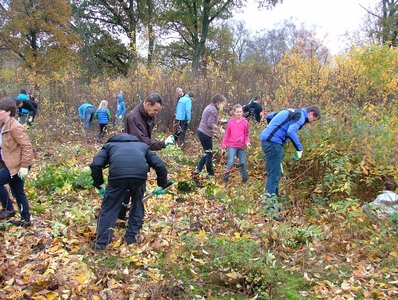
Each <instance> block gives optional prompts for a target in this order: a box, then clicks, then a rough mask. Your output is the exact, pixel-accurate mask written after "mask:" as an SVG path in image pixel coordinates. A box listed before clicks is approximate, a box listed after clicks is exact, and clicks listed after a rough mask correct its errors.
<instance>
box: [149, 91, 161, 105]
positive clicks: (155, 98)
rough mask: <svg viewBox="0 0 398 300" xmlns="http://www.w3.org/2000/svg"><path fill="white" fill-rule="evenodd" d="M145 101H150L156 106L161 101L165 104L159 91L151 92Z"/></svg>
mask: <svg viewBox="0 0 398 300" xmlns="http://www.w3.org/2000/svg"><path fill="white" fill-rule="evenodd" d="M145 102H149V103H150V104H151V106H154V105H155V104H156V103H159V104H160V105H161V106H163V98H162V96H160V94H159V93H151V94H149V95H148V97H146V99H145Z"/></svg>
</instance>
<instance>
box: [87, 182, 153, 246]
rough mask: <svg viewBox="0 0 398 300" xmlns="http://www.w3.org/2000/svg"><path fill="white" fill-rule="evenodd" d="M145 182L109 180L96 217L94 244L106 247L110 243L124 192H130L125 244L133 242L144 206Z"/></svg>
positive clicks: (138, 231) (138, 228)
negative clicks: (130, 199)
mask: <svg viewBox="0 0 398 300" xmlns="http://www.w3.org/2000/svg"><path fill="white" fill-rule="evenodd" d="M144 188H145V180H142V179H134V178H123V179H118V180H109V181H108V184H107V186H106V188H105V195H104V199H103V200H102V205H101V212H100V214H99V216H98V223H97V237H96V239H95V241H94V242H95V243H97V244H101V245H104V246H106V245H107V244H109V243H110V242H111V241H112V238H113V231H114V228H115V224H116V219H117V217H118V215H119V213H120V209H121V207H122V203H123V201H124V199H125V195H126V192H127V191H129V192H130V197H131V198H132V204H131V207H130V213H129V227H128V228H127V231H126V233H125V239H126V242H127V243H129V244H130V243H132V242H134V241H135V236H136V235H137V234H139V233H140V230H141V226H142V222H143V213H144V209H143V207H144V205H143V204H142V198H143V195H144V191H143V189H144Z"/></svg>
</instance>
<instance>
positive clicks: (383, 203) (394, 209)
mask: <svg viewBox="0 0 398 300" xmlns="http://www.w3.org/2000/svg"><path fill="white" fill-rule="evenodd" d="M396 188H397V183H396V182H395V180H393V179H388V180H387V181H386V182H385V183H384V189H383V192H382V193H381V194H379V195H378V196H377V197H376V199H375V200H374V201H372V202H370V203H367V204H365V205H363V206H362V209H363V210H364V212H366V213H367V214H368V215H369V217H370V218H371V219H372V220H373V219H376V218H386V217H388V216H392V215H393V214H398V195H397V194H396V193H395V189H396Z"/></svg>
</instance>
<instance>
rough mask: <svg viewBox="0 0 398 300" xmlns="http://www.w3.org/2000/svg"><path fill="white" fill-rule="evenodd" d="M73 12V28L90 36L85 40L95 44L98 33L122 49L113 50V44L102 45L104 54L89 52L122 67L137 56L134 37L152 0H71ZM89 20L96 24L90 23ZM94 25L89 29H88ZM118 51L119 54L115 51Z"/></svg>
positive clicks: (98, 38)
mask: <svg viewBox="0 0 398 300" xmlns="http://www.w3.org/2000/svg"><path fill="white" fill-rule="evenodd" d="M71 2H72V5H73V15H74V16H75V19H76V21H77V29H78V30H79V32H80V34H81V35H84V36H86V37H90V39H89V40H87V41H88V42H92V43H94V44H99V43H100V41H101V39H102V40H103V41H104V39H103V38H102V36H106V37H107V40H108V41H110V40H112V45H117V48H118V49H119V51H120V50H122V47H123V44H124V45H125V46H124V48H125V49H124V51H122V52H121V53H120V52H118V53H116V52H114V50H115V49H114V48H113V47H106V45H105V44H104V43H101V44H100V45H101V46H102V47H103V49H104V50H106V51H104V53H103V54H105V56H104V55H100V54H99V53H92V57H97V58H98V59H99V60H100V62H99V63H106V64H107V65H114V66H119V67H118V70H119V71H122V73H125V70H126V69H128V67H129V66H130V65H131V63H134V62H136V59H137V58H138V47H137V37H138V33H139V32H140V31H141V30H142V25H143V20H144V19H145V17H146V16H148V15H149V16H151V15H152V14H153V2H152V0H71ZM92 24H95V25H96V26H95V27H93V26H92ZM93 28H95V31H94V32H93V31H92V29H93ZM118 54H119V55H118Z"/></svg>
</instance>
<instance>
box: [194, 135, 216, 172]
mask: <svg viewBox="0 0 398 300" xmlns="http://www.w3.org/2000/svg"><path fill="white" fill-rule="evenodd" d="M198 137H199V140H200V143H201V144H202V147H203V150H204V154H203V155H202V157H201V158H200V161H199V164H198V166H197V169H198V170H199V171H202V169H203V166H204V165H205V164H206V170H207V173H208V174H209V175H214V169H213V138H212V137H211V136H208V135H206V134H204V133H203V132H201V131H199V130H198Z"/></svg>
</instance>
